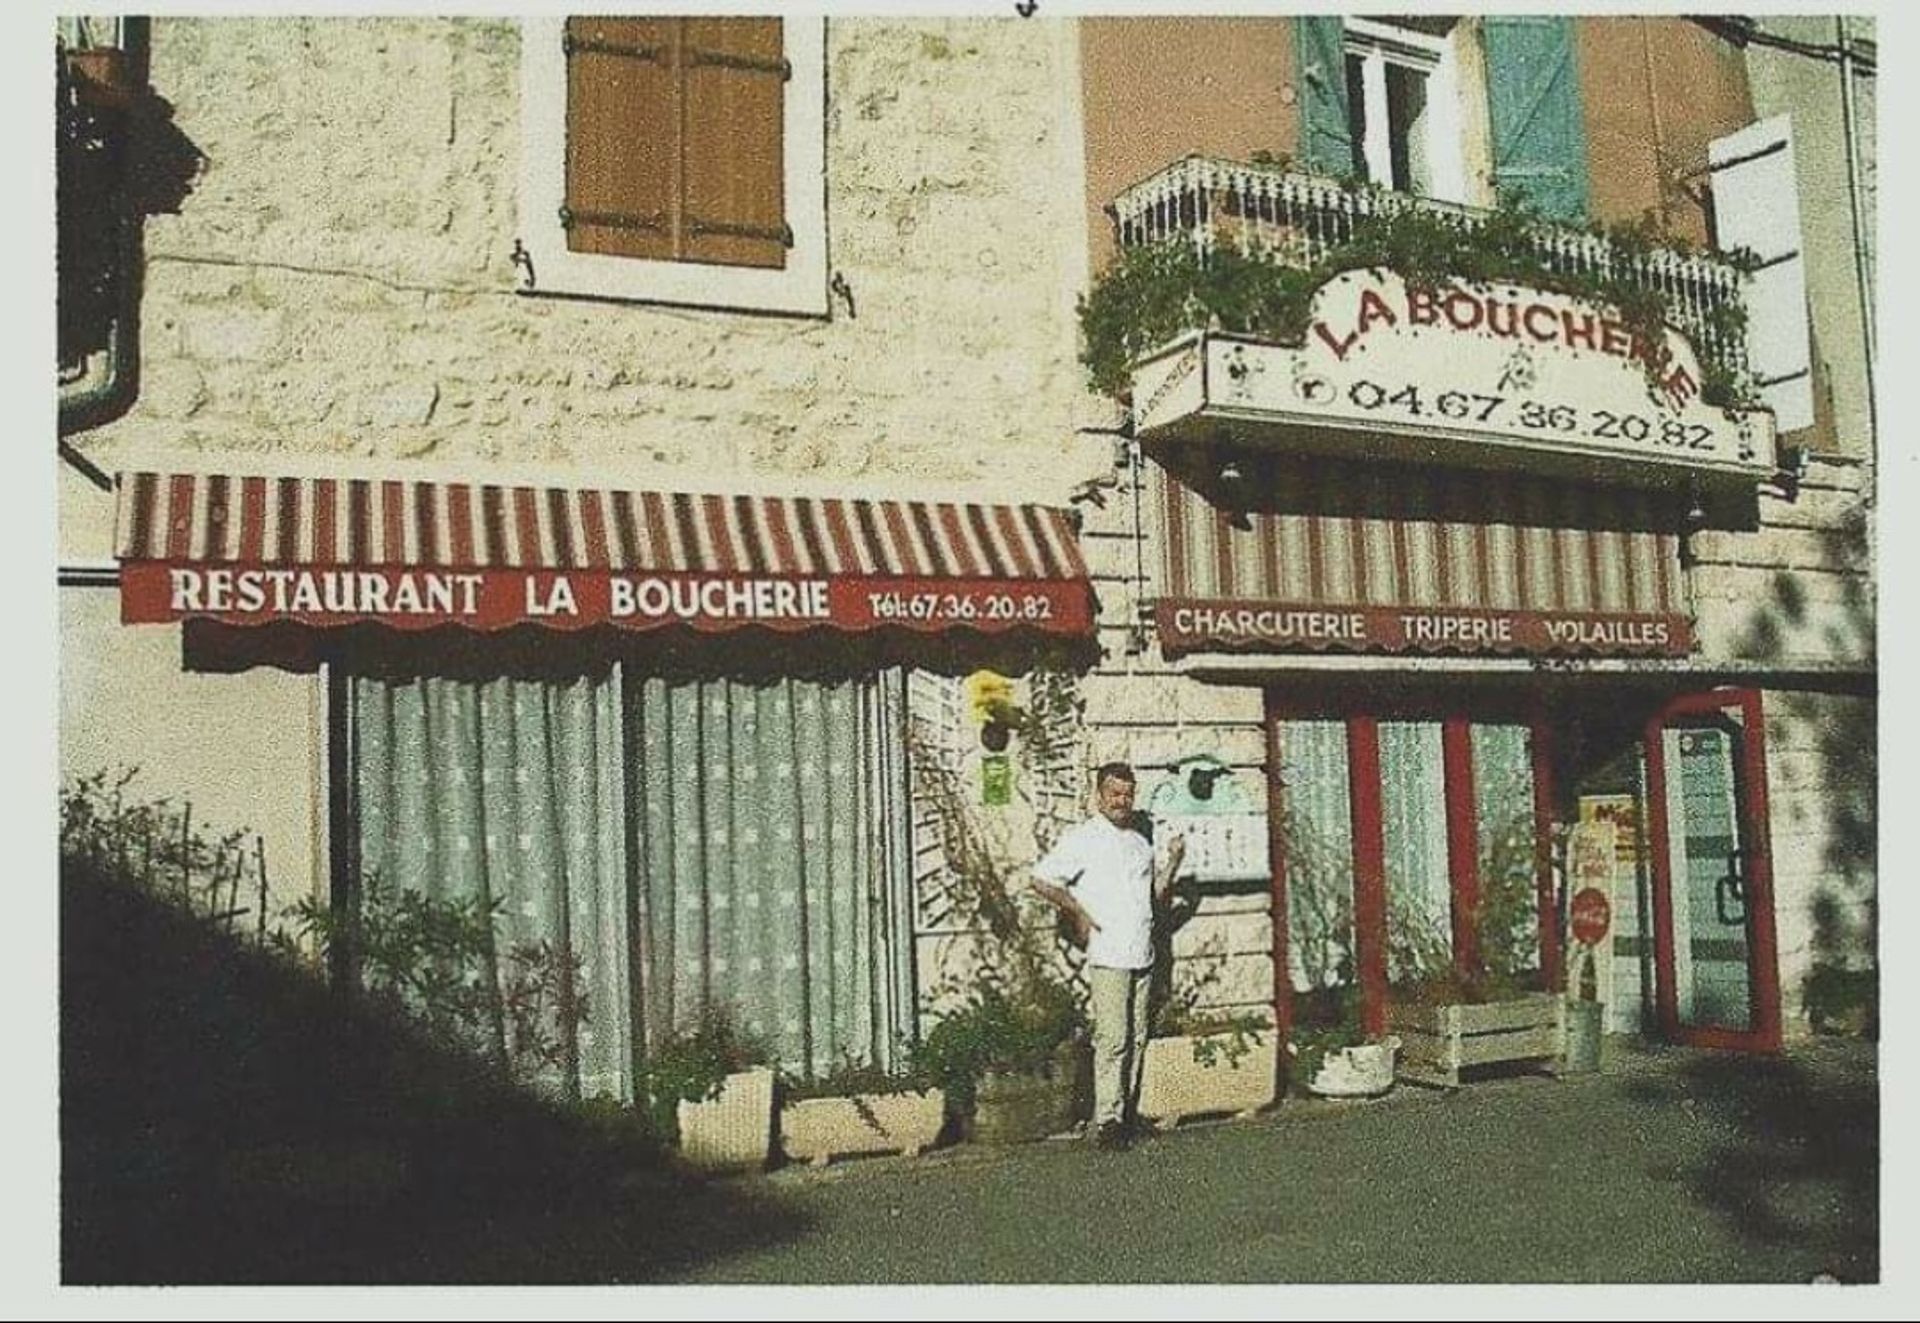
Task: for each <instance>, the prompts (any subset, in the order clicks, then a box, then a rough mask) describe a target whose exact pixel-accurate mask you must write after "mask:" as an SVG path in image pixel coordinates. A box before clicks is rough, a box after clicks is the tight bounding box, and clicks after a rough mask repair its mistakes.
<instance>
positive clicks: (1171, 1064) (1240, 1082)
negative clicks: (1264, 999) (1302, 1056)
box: [1140, 1029, 1279, 1125]
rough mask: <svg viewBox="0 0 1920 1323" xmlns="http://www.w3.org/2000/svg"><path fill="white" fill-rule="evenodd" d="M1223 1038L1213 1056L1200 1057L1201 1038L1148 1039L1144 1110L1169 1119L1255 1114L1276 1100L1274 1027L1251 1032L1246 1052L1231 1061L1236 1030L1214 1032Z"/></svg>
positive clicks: (1142, 1083) (1142, 1088)
mask: <svg viewBox="0 0 1920 1323" xmlns="http://www.w3.org/2000/svg"><path fill="white" fill-rule="evenodd" d="M1208 1037H1213V1038H1216V1039H1219V1040H1221V1042H1220V1043H1219V1044H1218V1045H1217V1046H1216V1048H1215V1058H1214V1060H1213V1061H1212V1062H1210V1063H1206V1064H1203V1063H1201V1062H1199V1061H1196V1060H1194V1056H1193V1048H1194V1044H1195V1043H1198V1042H1201V1041H1203V1040H1202V1039H1200V1038H1155V1039H1151V1040H1149V1041H1148V1043H1147V1059H1146V1061H1145V1062H1144V1063H1143V1065H1142V1071H1143V1074H1142V1076H1141V1080H1140V1114H1141V1115H1142V1116H1145V1117H1149V1118H1151V1119H1152V1120H1155V1121H1164V1122H1166V1123H1167V1124H1169V1125H1179V1124H1180V1122H1181V1121H1182V1120H1184V1119H1185V1118H1187V1117H1189V1116H1206V1115H1209V1114H1213V1113H1220V1112H1233V1113H1235V1114H1237V1115H1240V1116H1250V1115H1252V1114H1253V1113H1254V1112H1256V1111H1258V1110H1259V1109H1260V1108H1262V1107H1265V1106H1267V1105H1268V1104H1270V1103H1272V1102H1273V1100H1274V1097H1275V1093H1276V1088H1275V1070H1276V1064H1277V1062H1276V1056H1277V1053H1278V1050H1279V1049H1278V1045H1277V1043H1276V1041H1275V1037H1274V1033H1273V1031H1272V1030H1271V1029H1262V1030H1259V1031H1257V1032H1255V1033H1253V1034H1251V1035H1250V1037H1251V1038H1252V1040H1253V1041H1252V1042H1251V1044H1250V1045H1249V1047H1250V1050H1249V1051H1248V1052H1247V1053H1246V1055H1245V1056H1243V1057H1241V1058H1240V1060H1239V1061H1238V1062H1237V1063H1235V1064H1233V1065H1229V1064H1227V1060H1226V1053H1225V1050H1224V1049H1225V1043H1226V1041H1227V1040H1229V1038H1230V1035H1227V1034H1213V1035H1208Z"/></svg>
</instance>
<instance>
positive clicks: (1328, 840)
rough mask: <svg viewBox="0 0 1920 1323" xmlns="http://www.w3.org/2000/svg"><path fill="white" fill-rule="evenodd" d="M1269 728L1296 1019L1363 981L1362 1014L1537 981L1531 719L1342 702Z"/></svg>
mask: <svg viewBox="0 0 1920 1323" xmlns="http://www.w3.org/2000/svg"><path fill="white" fill-rule="evenodd" d="M1275 736H1276V739H1277V747H1278V751H1279V779H1280V786H1279V792H1278V798H1279V805H1280V810H1281V812H1282V814H1283V815H1284V816H1283V824H1284V831H1283V839H1284V841H1285V852H1284V856H1283V858H1282V860H1281V865H1282V869H1283V872H1284V877H1285V882H1286V888H1287V908H1288V920H1287V921H1288V933H1287V955H1288V964H1289V966H1290V974H1291V982H1292V986H1293V988H1294V991H1295V994H1296V997H1295V1002H1296V1011H1298V1012H1300V1014H1301V1015H1303V1016H1304V1017H1305V1018H1306V1020H1307V1021H1308V1022H1311V1021H1312V1020H1314V1019H1315V1018H1316V1017H1317V1018H1319V1019H1325V1018H1326V1016H1327V1013H1328V1012H1329V1009H1330V1008H1334V1007H1335V1006H1336V1005H1337V1002H1336V999H1334V998H1332V997H1330V996H1329V995H1328V993H1329V990H1332V989H1336V988H1342V987H1353V986H1356V985H1357V986H1358V987H1359V988H1360V989H1361V991H1362V995H1363V1002H1364V1005H1365V1007H1366V1015H1367V1018H1368V1021H1369V1023H1372V1022H1374V1021H1375V1020H1379V1021H1382V1022H1383V1021H1384V1013H1385V1004H1386V1002H1387V1001H1388V1000H1389V999H1402V998H1430V997H1438V998H1441V999H1443V1000H1451V999H1454V998H1457V997H1460V996H1474V995H1478V994H1482V993H1491V994H1494V995H1505V994H1508V993H1512V992H1519V991H1530V990H1538V989H1540V988H1543V987H1545V986H1547V985H1548V983H1549V981H1550V980H1551V979H1552V978H1553V977H1554V976H1555V975H1554V973H1553V970H1554V969H1555V968H1556V967H1557V963H1556V962H1557V955H1556V951H1557V948H1556V946H1555V945H1554V943H1553V940H1552V936H1551V931H1550V928H1549V926H1548V925H1551V924H1554V923H1556V922H1557V920H1556V919H1555V918H1554V916H1553V915H1552V914H1551V912H1550V907H1546V909H1544V910H1543V903H1542V901H1541V884H1542V868H1543V866H1544V855H1543V853H1542V836H1541V833H1542V832H1543V831H1544V830H1545V824H1544V822H1543V820H1542V816H1541V814H1540V812H1539V804H1540V795H1541V793H1542V790H1541V787H1542V786H1543V785H1544V784H1546V781H1545V779H1544V778H1545V776H1546V773H1545V770H1544V768H1543V767H1542V766H1541V764H1540V761H1539V754H1538V749H1537V741H1536V736H1535V731H1534V729H1533V728H1532V727H1531V726H1529V725H1526V724H1521V723H1519V722H1513V721H1498V720H1490V721H1480V720H1473V719H1471V718H1470V717H1468V716H1467V715H1464V714H1459V713H1454V714H1442V713H1436V714H1435V715H1433V716H1430V717H1429V716H1424V715H1420V716H1413V715H1404V714H1398V713H1396V714H1393V715H1390V716H1387V717H1384V718H1381V717H1375V716H1373V715H1369V714H1365V713H1362V712H1355V713H1352V714H1350V715H1347V716H1345V717H1343V718H1337V719H1331V720H1299V719H1292V718H1288V719H1282V720H1280V721H1279V723H1278V728H1277V730H1276V732H1275ZM1297 1018H1299V1017H1297Z"/></svg>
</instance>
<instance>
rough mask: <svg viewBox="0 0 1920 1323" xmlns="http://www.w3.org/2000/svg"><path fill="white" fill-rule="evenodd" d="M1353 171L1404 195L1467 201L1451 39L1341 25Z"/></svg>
mask: <svg viewBox="0 0 1920 1323" xmlns="http://www.w3.org/2000/svg"><path fill="white" fill-rule="evenodd" d="M1344 37H1345V54H1346V93H1347V96H1346V105H1347V133H1348V138H1349V140H1350V142H1351V143H1352V149H1353V171H1354V173H1355V174H1356V175H1358V176H1359V177H1360V178H1363V179H1367V180H1370V181H1372V182H1374V183H1377V184H1382V185H1385V186H1386V187H1388V188H1392V189H1395V190H1398V191H1399V192H1402V193H1414V194H1418V195H1419V196H1421V197H1432V198H1440V199H1443V200H1445V201H1449V202H1460V201H1465V200H1466V193H1467V181H1466V171H1465V169H1464V166H1463V163H1462V159H1461V157H1462V153H1461V128H1460V86H1459V78H1458V74H1457V72H1456V61H1455V58H1454V54H1453V41H1452V39H1451V37H1449V36H1448V35H1445V34H1444V33H1441V34H1436V33H1433V32H1430V31H1422V30H1419V29H1416V28H1413V27H1401V26H1397V25H1390V24H1387V23H1381V22H1369V21H1368V20H1366V19H1358V18H1350V19H1348V20H1347V21H1346V25H1345V32H1344Z"/></svg>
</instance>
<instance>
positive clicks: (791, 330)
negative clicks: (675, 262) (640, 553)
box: [63, 19, 1085, 556]
mask: <svg viewBox="0 0 1920 1323" xmlns="http://www.w3.org/2000/svg"><path fill="white" fill-rule="evenodd" d="M1043 31H1044V32H1045V33H1046V35H1045V37H1043V38H1042V39H1039V40H1036V39H1035V31H1034V29H1032V28H1031V27H1023V26H1021V25H1019V24H1018V22H1017V21H1015V20H1012V19H1008V20H972V21H961V20H950V21H926V22H912V23H909V22H893V21H887V22H881V21H867V20H836V21H833V22H832V23H830V24H829V28H828V42H827V51H828V62H829V67H828V95H829V107H830V110H829V121H828V146H827V155H828V164H827V178H828V184H829V195H828V223H829V227H830V247H829V256H830V261H831V265H832V268H833V269H834V270H836V271H838V272H840V273H842V274H844V276H845V278H846V280H847V283H848V285H849V286H850V287H851V289H852V291H853V294H854V298H855V304H856V311H857V316H849V315H847V313H846V309H845V307H844V305H839V306H836V309H835V312H834V315H833V317H832V319H831V320H826V321H819V320H807V319H795V318H786V317H755V316H745V315H737V314H727V313H718V312H706V311H688V310H674V309H667V308H659V307H647V306H639V305H618V304H611V303H604V302H592V301H582V300H564V299H530V298H526V297H523V296H520V295H516V294H514V293H512V292H511V291H512V288H513V285H514V282H515V272H514V269H513V267H512V264H511V262H510V260H509V254H510V253H511V251H512V248H513V239H514V231H515V224H516V222H515V207H516V189H517V187H518V165H519V162H518V153H519V122H518V101H519V97H518V83H519V31H518V28H517V26H516V25H514V24H512V23H510V22H500V21H492V20H486V21H478V20H468V21H457V22H454V21H444V20H437V19H377V20H349V21H341V20H268V21H252V20H247V21H239V20H183V19H161V20H159V21H157V22H156V23H155V25H154V62H153V64H154V68H153V81H154V85H155V87H156V89H157V90H158V91H159V92H160V94H161V95H163V96H165V97H167V98H168V99H169V100H170V101H171V102H172V103H173V106H174V123H175V125H176V126H177V128H178V129H179V130H180V132H181V133H183V134H184V135H185V136H186V138H187V139H189V140H191V142H192V143H193V144H194V146H195V147H196V148H197V149H198V150H199V151H200V152H201V153H203V154H204V156H205V157H206V159H207V164H206V167H205V170H204V172H203V173H202V174H201V175H200V177H199V178H198V180H197V181H196V182H195V184H194V187H193V190H192V192H191V194H190V195H189V196H188V197H187V198H186V200H185V201H184V203H183V204H182V205H181V207H180V209H179V214H177V215H163V216H156V217H154V218H152V219H150V220H149V222H148V224H147V228H146V239H147V255H148V270H147V291H146V299H145V304H144V332H145V355H144V362H143V370H144V382H143V389H142V393H141V398H140V401H139V403H138V405H137V407H136V408H135V409H134V411H133V412H132V413H131V414H129V415H128V416H127V417H126V418H125V419H123V420H121V421H119V422H117V423H115V424H113V425H112V426H111V427H109V428H106V429H103V430H101V431H99V432H95V433H92V434H89V435H88V436H86V437H82V438H80V439H79V444H80V445H81V447H82V449H84V450H85V451H86V452H87V453H88V454H89V455H90V456H91V457H92V458H93V459H94V460H95V462H97V463H99V464H101V465H102V466H103V467H107V468H113V467H120V466H129V465H131V464H133V463H138V462H140V458H141V457H142V456H143V455H148V454H153V453H157V452H179V451H186V452H200V453H199V454H197V455H193V456H192V458H194V459H197V460H200V461H203V462H204V463H205V464H206V465H207V466H209V467H214V466H218V465H219V464H221V463H222V462H223V461H224V460H225V459H226V458H228V457H230V456H243V457H249V458H250V459H251V460H252V461H253V462H254V463H256V464H265V465H268V466H270V465H271V464H272V463H273V462H274V460H275V459H276V458H279V457H284V456H298V457H301V458H306V459H312V458H318V459H320V460H322V461H325V460H329V459H332V460H337V461H338V463H339V464H340V466H341V467H342V468H344V469H353V470H356V471H368V470H374V471H380V472H387V473H393V474H395V475H398V476H407V475H409V474H411V473H418V474H419V476H421V477H431V476H432V474H433V467H434V465H435V464H436V463H438V462H439V461H443V460H446V461H456V462H461V463H467V462H472V463H481V464H484V463H495V462H497V463H503V464H515V465H533V466H539V467H541V468H545V469H549V470H553V469H558V470H561V471H563V472H566V471H569V470H577V471H578V480H579V481H582V482H603V483H620V482H631V483H634V484H645V483H655V484H671V483H673V482H674V481H676V480H679V481H682V482H684V481H689V480H692V479H699V480H703V481H709V482H711V481H726V480H728V479H732V478H744V477H754V476H757V477H760V478H763V479H776V480H777V479H780V478H783V477H785V476H787V475H808V474H812V475H818V476H822V477H830V478H834V479H855V480H858V481H861V482H862V483H864V484H866V485H867V486H869V487H875V488H880V489H889V488H899V489H901V490H907V491H913V492H917V493H920V494H932V493H937V492H942V491H944V490H945V488H946V487H947V486H948V485H949V484H951V483H953V482H957V481H960V482H964V481H977V482H989V483H991V482H996V481H997V482H1000V483H1002V484H1005V485H1007V486H1008V487H1009V488H1012V489H1019V490H1024V492H1025V499H1029V500H1033V499H1047V498H1048V497H1050V496H1053V497H1055V498H1057V495H1058V494H1059V492H1063V491H1064V487H1065V485H1066V483H1067V482H1068V481H1070V480H1071V478H1072V477H1073V476H1074V475H1072V474H1071V473H1068V472H1066V471H1065V470H1064V469H1063V467H1062V459H1063V456H1064V447H1065V445H1066V440H1067V438H1068V436H1069V435H1070V433H1071V427H1072V421H1073V416H1074V410H1075V409H1076V408H1079V407H1081V405H1082V396H1083V391H1082V387H1081V377H1080V369H1079V368H1078V366H1077V364H1075V363H1074V361H1073V331H1072V322H1071V295H1072V292H1073V291H1074V289H1076V288H1077V285H1078V282H1079V280H1080V277H1081V275H1082V273H1083V270H1084V261H1085V259H1084V253H1083V252H1082V251H1081V249H1080V247H1079V246H1078V245H1077V244H1067V243H1062V242H1061V241H1060V238H1059V236H1061V235H1062V234H1064V233H1068V232H1069V231H1070V230H1077V229H1078V228H1079V227H1080V225H1081V224H1082V216H1081V206H1082V197H1081V190H1080V189H1079V188H1078V186H1077V183H1076V182H1075V181H1076V180H1077V161H1078V144H1077V140H1076V141H1075V142H1073V143H1068V142H1067V140H1066V137H1065V131H1064V129H1063V127H1062V115H1061V113H1060V110H1061V105H1062V100H1061V93H1060V90H1059V89H1060V87H1061V84H1062V80H1063V78H1064V76H1065V71H1066V70H1067V69H1068V68H1069V66H1070V64H1071V58H1070V47H1069V46H1068V45H1067V43H1066V40H1065V37H1066V36H1067V35H1070V34H1069V33H1068V32H1067V30H1066V29H1065V28H1064V27H1059V28H1049V29H1043ZM1068 268H1071V269H1070V270H1069V269H1068ZM836 302H837V301H836ZM92 499H93V500H94V502H95V503H96V504H97V503H102V502H104V501H105V499H106V498H92ZM95 522H96V523H97V522H98V521H97V520H96V521H95ZM86 523H87V520H86V517H85V516H84V515H82V514H79V513H74V512H69V513H68V515H67V517H66V518H64V519H63V525H64V526H66V527H68V528H70V529H74V530H78V529H80V528H82V527H83V526H85V525H86ZM65 550H67V551H68V553H69V554H72V555H92V556H99V555H104V554H106V548H104V547H99V546H93V545H79V544H76V543H75V542H74V541H73V540H72V539H71V538H70V539H69V540H68V541H67V542H66V544H65Z"/></svg>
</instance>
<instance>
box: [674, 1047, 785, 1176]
mask: <svg viewBox="0 0 1920 1323" xmlns="http://www.w3.org/2000/svg"><path fill="white" fill-rule="evenodd" d="M679 1117H680V1156H681V1157H683V1158H685V1159H686V1160H687V1161H688V1162H689V1163H691V1164H692V1165H694V1166H696V1167H701V1168H705V1169H706V1170H708V1171H733V1170H738V1169H740V1168H744V1167H764V1166H766V1165H767V1158H768V1156H769V1154H770V1153H771V1151H772V1147H773V1071H772V1070H771V1069H767V1068H763V1069H758V1070H747V1071H742V1072H740V1073H739V1074H737V1075H729V1076H727V1078H726V1081H725V1082H724V1083H723V1084H722V1085H721V1086H720V1096H719V1097H718V1098H715V1099H714V1100H713V1101H712V1102H682V1103H681V1104H680V1107H679Z"/></svg>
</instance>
